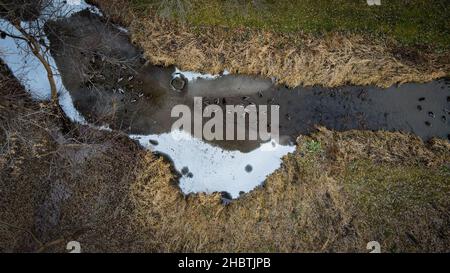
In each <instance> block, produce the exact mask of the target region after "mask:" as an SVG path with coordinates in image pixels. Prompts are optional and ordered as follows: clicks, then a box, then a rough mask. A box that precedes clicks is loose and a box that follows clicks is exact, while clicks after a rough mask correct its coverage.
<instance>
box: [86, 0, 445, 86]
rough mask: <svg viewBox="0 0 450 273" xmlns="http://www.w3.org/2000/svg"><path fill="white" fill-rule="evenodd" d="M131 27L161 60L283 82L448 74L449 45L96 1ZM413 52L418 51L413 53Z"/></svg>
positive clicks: (382, 80) (383, 81) (362, 81)
mask: <svg viewBox="0 0 450 273" xmlns="http://www.w3.org/2000/svg"><path fill="white" fill-rule="evenodd" d="M91 2H93V3H95V4H97V5H99V6H100V8H101V9H102V10H103V11H104V12H105V13H106V14H107V15H108V16H109V17H110V18H111V19H112V20H114V21H116V22H121V23H122V24H124V25H126V26H127V27H128V28H129V29H130V30H131V37H132V40H133V42H134V43H136V44H138V45H139V46H140V47H141V48H142V49H143V50H144V52H145V55H146V57H147V59H148V60H149V61H150V62H151V63H153V64H156V65H164V66H168V65H177V66H178V67H180V68H181V69H184V70H194V71H201V72H205V73H220V72H221V71H224V70H225V69H226V70H228V71H230V72H232V73H240V74H251V75H260V76H264V77H275V78H276V79H277V81H278V82H279V83H280V84H286V85H288V86H290V87H295V86H298V85H303V86H313V85H323V86H326V87H336V86H342V85H347V84H353V85H376V86H379V87H389V86H391V85H393V84H401V83H406V82H426V81H430V80H433V79H436V78H440V77H445V76H448V73H449V62H448V60H449V56H448V53H446V52H444V53H433V52H432V51H430V50H427V49H417V48H405V47H401V46H399V45H398V44H397V43H395V42H394V41H391V40H389V41H388V40H375V39H374V38H371V37H366V36H362V35H356V34H344V33H333V34H329V35H325V36H320V37H319V36H315V35H311V34H305V33H276V32H273V31H265V30H257V29H249V28H237V29H229V28H224V27H209V26H205V27H192V26H189V25H186V24H180V23H176V22H172V21H169V20H166V19H161V18H159V17H158V16H156V15H155V14H154V13H153V12H152V11H149V10H147V11H145V12H136V11H133V9H132V8H131V7H130V6H129V2H127V1H123V0H113V1H103V0H94V1H91ZM412 56H413V57H412Z"/></svg>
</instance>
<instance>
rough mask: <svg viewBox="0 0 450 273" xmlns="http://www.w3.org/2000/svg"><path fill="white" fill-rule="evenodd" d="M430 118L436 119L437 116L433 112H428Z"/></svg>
mask: <svg viewBox="0 0 450 273" xmlns="http://www.w3.org/2000/svg"><path fill="white" fill-rule="evenodd" d="M428 116H429V117H430V118H435V117H436V116H435V115H434V113H433V112H431V111H430V112H428Z"/></svg>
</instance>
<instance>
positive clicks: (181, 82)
mask: <svg viewBox="0 0 450 273" xmlns="http://www.w3.org/2000/svg"><path fill="white" fill-rule="evenodd" d="M170 85H172V87H173V88H174V89H175V90H178V91H181V90H183V88H184V87H185V85H186V81H185V79H183V78H182V77H175V78H173V79H172V81H171V82H170Z"/></svg>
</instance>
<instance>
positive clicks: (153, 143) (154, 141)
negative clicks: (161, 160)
mask: <svg viewBox="0 0 450 273" xmlns="http://www.w3.org/2000/svg"><path fill="white" fill-rule="evenodd" d="M148 142H149V143H150V144H152V145H153V146H158V144H159V142H158V141H156V140H153V139H150V140H149V141H148Z"/></svg>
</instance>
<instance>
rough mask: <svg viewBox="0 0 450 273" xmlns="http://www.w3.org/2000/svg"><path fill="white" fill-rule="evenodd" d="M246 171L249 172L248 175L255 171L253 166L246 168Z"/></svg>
mask: <svg viewBox="0 0 450 273" xmlns="http://www.w3.org/2000/svg"><path fill="white" fill-rule="evenodd" d="M245 171H246V172H248V173H251V172H252V171H253V167H252V165H247V166H245Z"/></svg>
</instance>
